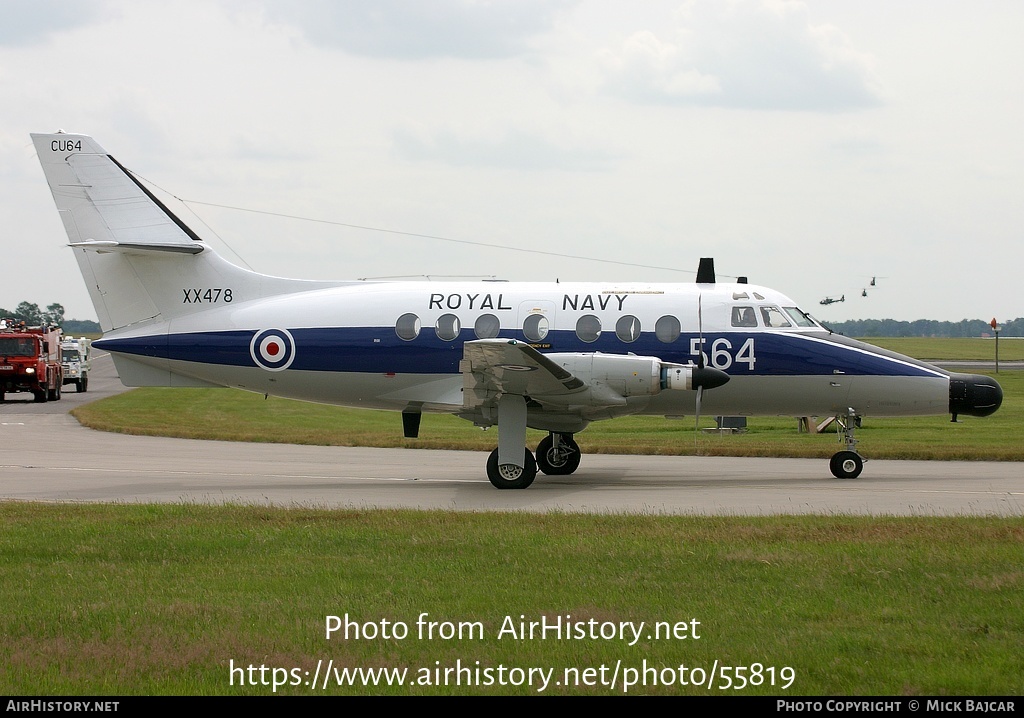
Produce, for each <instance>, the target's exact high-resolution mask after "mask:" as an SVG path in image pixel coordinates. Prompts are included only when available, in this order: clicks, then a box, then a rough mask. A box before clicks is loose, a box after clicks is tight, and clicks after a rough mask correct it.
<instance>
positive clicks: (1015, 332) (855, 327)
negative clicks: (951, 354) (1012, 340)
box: [828, 318, 1024, 338]
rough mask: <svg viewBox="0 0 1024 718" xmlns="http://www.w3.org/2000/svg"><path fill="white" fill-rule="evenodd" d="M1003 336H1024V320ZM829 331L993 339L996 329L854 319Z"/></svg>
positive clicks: (976, 323)
mask: <svg viewBox="0 0 1024 718" xmlns="http://www.w3.org/2000/svg"><path fill="white" fill-rule="evenodd" d="M999 326H1000V329H999V333H1000V335H1001V336H1004V337H1024V318H1018V319H1011V320H1010V321H1008V322H1003V323H1002V324H1001V325H999ZM828 327H829V329H831V330H833V331H836V332H839V333H840V334H845V335H846V336H848V337H967V338H970V337H981V336H985V335H988V336H992V334H993V332H992V327H991V326H989V323H988V322H986V321H984V320H983V319H961V320H960V321H959V322H940V321H936V320H934V319H918V320H916V321H913V322H901V321H896V320H895V319H851V320H850V321H847V322H835V323H833V324H829V325H828Z"/></svg>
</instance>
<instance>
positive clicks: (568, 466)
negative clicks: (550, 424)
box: [537, 434, 582, 476]
mask: <svg viewBox="0 0 1024 718" xmlns="http://www.w3.org/2000/svg"><path fill="white" fill-rule="evenodd" d="M581 458H582V456H581V455H580V447H579V445H578V444H577V443H576V442H575V441H573V440H572V439H571V438H569V437H567V436H562V438H561V439H560V440H559V442H558V448H557V449H556V448H555V441H554V439H552V438H551V434H548V435H547V436H545V437H544V438H543V439H541V440H540V443H539V444H537V468H538V469H540V470H541V471H543V472H544V473H545V474H547V475H548V476H566V475H568V474H571V473H572V472H574V471H576V469H578V468H579V466H580V459H581Z"/></svg>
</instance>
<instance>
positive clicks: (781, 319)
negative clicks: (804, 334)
mask: <svg viewBox="0 0 1024 718" xmlns="http://www.w3.org/2000/svg"><path fill="white" fill-rule="evenodd" d="M761 319H762V320H764V325H765V326H766V327H791V326H793V325H792V324H790V323H789V320H788V319H786V315H785V314H783V313H782V310H781V309H779V308H778V307H761Z"/></svg>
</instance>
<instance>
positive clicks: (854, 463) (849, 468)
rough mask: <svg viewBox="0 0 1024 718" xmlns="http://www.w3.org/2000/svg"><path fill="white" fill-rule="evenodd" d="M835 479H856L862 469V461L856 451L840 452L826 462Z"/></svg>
mask: <svg viewBox="0 0 1024 718" xmlns="http://www.w3.org/2000/svg"><path fill="white" fill-rule="evenodd" d="M828 467H829V469H831V470H832V475H833V476H835V477H836V478H837V479H856V478H857V477H858V476H860V472H861V470H863V468H864V459H863V458H861V455H860V454H858V453H857V452H856V451H840V452H837V453H836V454H834V455H833V456H832V459H831V460H830V461H829V462H828Z"/></svg>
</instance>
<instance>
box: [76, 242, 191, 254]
mask: <svg viewBox="0 0 1024 718" xmlns="http://www.w3.org/2000/svg"><path fill="white" fill-rule="evenodd" d="M68 246H69V247H74V248H75V249H85V250H89V251H92V252H100V253H103V252H121V253H122V254H143V253H145V252H177V253H179V254H199V253H200V252H202V251H203V250H204V249H205V248H206V247H205V246H203V245H202V244H198V243H197V242H189V243H188V244H138V243H134V242H115V241H113V240H86V241H85V242H73V243H71V244H69V245H68Z"/></svg>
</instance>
